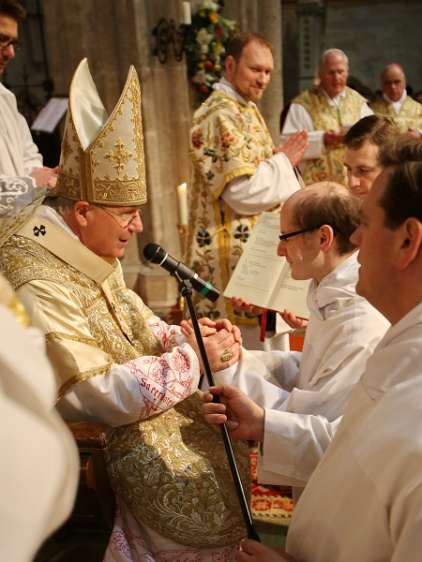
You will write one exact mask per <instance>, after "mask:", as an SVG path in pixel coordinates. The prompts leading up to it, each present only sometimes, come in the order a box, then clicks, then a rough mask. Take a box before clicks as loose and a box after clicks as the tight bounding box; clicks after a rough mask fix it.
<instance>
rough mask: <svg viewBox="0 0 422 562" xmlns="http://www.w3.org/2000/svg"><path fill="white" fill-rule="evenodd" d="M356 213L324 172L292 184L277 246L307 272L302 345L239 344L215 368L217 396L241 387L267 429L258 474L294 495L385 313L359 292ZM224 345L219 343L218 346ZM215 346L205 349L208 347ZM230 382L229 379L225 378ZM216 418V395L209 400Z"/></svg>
mask: <svg viewBox="0 0 422 562" xmlns="http://www.w3.org/2000/svg"><path fill="white" fill-rule="evenodd" d="M359 223H360V201H359V199H357V198H356V197H354V196H353V195H352V194H351V193H350V191H349V190H348V189H347V188H345V187H343V186H342V185H340V184H334V183H329V182H323V183H320V184H314V185H313V186H309V187H306V188H304V189H302V190H300V191H298V192H296V193H295V194H293V195H292V196H291V197H290V198H289V199H288V200H287V201H286V203H285V204H284V206H283V208H282V210H281V225H282V226H281V228H282V232H281V234H280V243H279V248H278V254H279V255H280V256H283V257H285V258H286V260H287V261H288V263H289V264H290V267H291V274H292V277H293V278H294V279H311V280H312V281H311V284H310V288H309V294H308V307H309V310H310V319H309V324H308V327H307V330H306V336H305V342H304V347H303V352H302V353H298V352H283V351H267V352H265V351H262V352H261V351H248V350H243V351H242V358H241V360H240V361H239V363H238V364H237V365H234V366H232V367H231V368H229V369H226V370H224V371H220V372H219V373H216V374H215V378H216V381H217V382H218V384H223V385H224V387H223V389H221V388H220V391H219V392H220V393H222V398H223V400H224V399H225V397H226V398H227V399H231V396H232V395H237V396H238V398H239V402H240V401H242V400H243V399H245V400H247V398H246V396H244V394H243V393H242V392H241V391H243V392H244V393H246V395H247V396H248V397H249V398H250V399H253V400H255V402H257V405H256V404H253V402H252V400H249V403H250V404H253V409H254V412H257V413H258V416H252V417H251V424H250V426H249V430H250V432H251V433H250V435H242V436H240V435H238V433H236V429H234V431H233V437H234V438H244V439H255V437H253V436H252V435H253V433H254V423H252V420H255V419H258V418H259V419H260V423H262V429H263V432H264V434H265V439H261V440H262V441H263V443H264V446H263V449H262V454H261V457H260V463H259V480H260V481H261V482H263V483H273V484H283V485H291V486H293V487H294V495H295V497H296V498H297V497H298V496H299V494H300V492H301V489H302V488H303V487H304V486H305V484H306V482H307V480H308V478H309V477H310V476H311V474H312V472H313V470H314V468H315V466H316V464H317V463H318V461H319V460H320V458H321V456H322V453H323V452H324V451H325V449H326V447H327V446H328V444H329V443H330V442H331V440H332V438H333V436H334V433H335V429H336V427H337V425H338V421H339V418H340V417H341V415H342V412H343V410H344V407H345V405H346V403H347V401H348V399H349V396H350V393H351V391H352V389H353V387H354V385H355V384H356V383H357V382H358V381H359V379H360V377H361V375H362V373H363V372H364V369H365V364H366V361H367V359H368V357H369V356H370V355H371V353H372V351H373V349H374V347H375V346H376V344H377V343H378V341H379V340H380V339H381V338H382V336H383V335H384V333H385V331H386V330H387V328H388V322H387V321H386V320H385V318H383V317H382V316H381V314H380V313H378V312H377V311H376V310H375V308H373V307H372V306H371V305H370V304H369V303H368V302H367V301H366V300H365V299H364V298H362V297H360V296H358V295H357V294H356V290H355V285H356V282H357V279H358V263H357V259H356V252H355V246H354V244H352V243H351V242H350V240H349V237H350V235H351V234H352V232H353V231H354V230H355V228H356V227H357V226H358V224H359ZM219 352H220V353H221V350H216V353H219ZM211 355H212V354H211ZM227 383H230V384H231V385H235V386H236V387H237V388H235V387H231V386H227ZM205 408H206V409H207V408H208V410H207V412H208V413H209V414H210V416H209V421H213V422H221V421H222V420H225V419H226V417H225V416H224V415H222V414H223V412H224V410H225V406H224V405H223V404H207V405H206V407H205Z"/></svg>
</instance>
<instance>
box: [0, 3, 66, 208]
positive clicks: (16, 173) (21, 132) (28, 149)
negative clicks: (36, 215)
mask: <svg viewBox="0 0 422 562" xmlns="http://www.w3.org/2000/svg"><path fill="white" fill-rule="evenodd" d="M25 15H26V14H25V10H24V8H23V7H22V5H21V4H20V3H19V2H18V1H17V0H0V76H2V75H3V74H4V72H5V70H6V68H7V66H8V64H9V63H10V62H11V61H12V60H13V59H14V57H15V52H16V50H17V49H18V47H19V41H18V25H19V24H20V23H21V22H22V21H23V20H24V19H25ZM0 178H1V185H0V206H2V209H3V211H4V210H5V208H4V206H5V205H6V204H7V206H8V207H10V209H12V208H14V209H15V210H18V209H19V208H20V207H23V206H25V205H27V204H28V203H30V202H31V200H32V198H33V197H34V196H35V195H36V194H37V193H38V190H37V189H36V188H45V187H47V188H51V187H54V186H55V184H56V180H57V172H56V170H55V169H52V168H47V167H43V161H42V156H41V154H40V153H39V151H38V148H37V146H36V145H35V144H34V142H33V140H32V136H31V133H30V130H29V127H28V125H27V123H26V121H25V118H24V117H23V116H22V115H21V114H20V113H19V111H18V109H17V105H16V98H15V96H14V95H13V94H12V92H11V91H10V90H8V89H7V88H5V86H3V84H0ZM17 199H19V200H17ZM15 200H16V202H15Z"/></svg>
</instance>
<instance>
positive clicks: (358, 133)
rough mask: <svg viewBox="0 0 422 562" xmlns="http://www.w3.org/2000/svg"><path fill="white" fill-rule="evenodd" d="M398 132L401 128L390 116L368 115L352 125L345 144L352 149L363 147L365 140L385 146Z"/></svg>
mask: <svg viewBox="0 0 422 562" xmlns="http://www.w3.org/2000/svg"><path fill="white" fill-rule="evenodd" d="M398 134H399V130H398V129H397V127H396V125H395V124H394V123H393V121H391V119H388V117H378V116H377V115H368V116H367V117H363V118H362V119H359V121H358V122H357V123H355V124H354V125H353V126H352V127H350V129H349V130H348V131H347V133H346V136H345V137H344V144H345V145H346V146H347V148H350V149H352V150H357V149H358V148H361V146H362V145H363V143H364V142H365V141H369V142H370V143H372V144H375V145H376V146H383V145H384V144H385V143H386V142H388V140H391V139H392V138H393V137H395V136H396V135H398Z"/></svg>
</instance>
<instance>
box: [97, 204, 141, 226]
mask: <svg viewBox="0 0 422 562" xmlns="http://www.w3.org/2000/svg"><path fill="white" fill-rule="evenodd" d="M95 207H97V209H101V210H103V211H104V212H105V213H107V215H110V217H112V218H113V219H114V220H115V221H116V222H117V224H118V225H119V226H120V227H121V228H129V226H130V225H131V224H133V223H134V222H135V221H136V220H139V221H140V220H141V214H140V211H139V210H137V211H132V212H131V213H122V214H117V213H113V212H112V211H110V209H106V208H105V207H101V206H100V205H95Z"/></svg>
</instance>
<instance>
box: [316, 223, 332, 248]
mask: <svg viewBox="0 0 422 562" xmlns="http://www.w3.org/2000/svg"><path fill="white" fill-rule="evenodd" d="M333 243H334V230H333V227H332V226H330V225H329V224H323V225H322V226H320V227H319V245H320V249H321V250H322V251H323V252H328V250H329V249H330V248H331V247H332V245H333Z"/></svg>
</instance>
